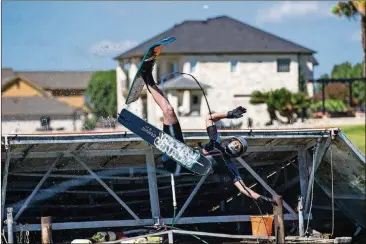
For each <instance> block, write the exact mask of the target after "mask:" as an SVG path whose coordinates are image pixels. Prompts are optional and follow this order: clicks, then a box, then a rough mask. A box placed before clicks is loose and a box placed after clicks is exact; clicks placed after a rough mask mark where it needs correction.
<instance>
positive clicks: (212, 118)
mask: <svg viewBox="0 0 366 244" xmlns="http://www.w3.org/2000/svg"><path fill="white" fill-rule="evenodd" d="M226 118H227V113H226V114H224V113H213V114H209V115H207V117H206V127H209V126H212V125H214V124H215V122H217V121H219V120H220V119H226Z"/></svg>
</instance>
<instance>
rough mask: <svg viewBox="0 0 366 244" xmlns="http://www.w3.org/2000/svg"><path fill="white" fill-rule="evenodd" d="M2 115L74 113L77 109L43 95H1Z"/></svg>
mask: <svg viewBox="0 0 366 244" xmlns="http://www.w3.org/2000/svg"><path fill="white" fill-rule="evenodd" d="M1 103H2V104H1V106H2V116H17V115H20V116H21V115H72V114H73V113H74V112H75V111H76V110H77V109H75V108H74V107H72V106H70V105H68V104H67V103H63V102H60V101H58V100H56V99H52V98H46V97H42V96H33V97H1Z"/></svg>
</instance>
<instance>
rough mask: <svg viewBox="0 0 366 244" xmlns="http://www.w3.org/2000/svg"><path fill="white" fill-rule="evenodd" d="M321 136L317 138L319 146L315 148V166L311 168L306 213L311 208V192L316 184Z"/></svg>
mask: <svg viewBox="0 0 366 244" xmlns="http://www.w3.org/2000/svg"><path fill="white" fill-rule="evenodd" d="M320 140H321V139H320V138H318V140H317V146H316V148H315V153H314V158H313V166H312V169H311V174H310V179H309V183H308V189H307V193H306V198H305V199H306V202H305V213H307V212H308V210H309V203H310V194H311V190H312V186H313V185H314V178H315V170H316V167H317V161H318V155H319V150H320Z"/></svg>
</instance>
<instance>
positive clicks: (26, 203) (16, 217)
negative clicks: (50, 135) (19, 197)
mask: <svg viewBox="0 0 366 244" xmlns="http://www.w3.org/2000/svg"><path fill="white" fill-rule="evenodd" d="M62 156H63V155H60V156H59V157H58V158H57V159H56V160H55V161H53V163H52V165H51V167H50V168H49V169H48V171H47V173H46V174H45V175H44V176H43V178H42V179H41V180H40V182H39V183H38V185H37V186H36V188H34V190H33V191H32V193H31V194H30V195H29V197H28V198H27V199H26V200H25V202H24V203H23V206H22V207H21V208H20V209H19V211H18V212H17V214H16V215H15V217H14V220H18V218H19V217H20V215H21V214H22V213H23V211H24V210H25V209H26V208H27V206H28V204H29V203H30V201H32V199H33V197H34V196H35V195H36V194H37V192H38V190H39V189H40V188H41V187H42V185H43V183H44V182H45V181H46V180H47V179H48V176H49V175H50V174H51V172H52V170H53V169H54V168H55V166H56V165H57V163H58V162H59V161H60V159H61V158H62Z"/></svg>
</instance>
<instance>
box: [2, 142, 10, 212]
mask: <svg viewBox="0 0 366 244" xmlns="http://www.w3.org/2000/svg"><path fill="white" fill-rule="evenodd" d="M5 140H7V138H5ZM10 158H11V155H10V146H9V145H8V148H7V149H6V161H5V166H4V169H3V170H4V176H3V177H4V178H3V183H2V184H3V185H2V187H1V216H4V210H5V199H6V187H7V184H8V174H9V165H10Z"/></svg>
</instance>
